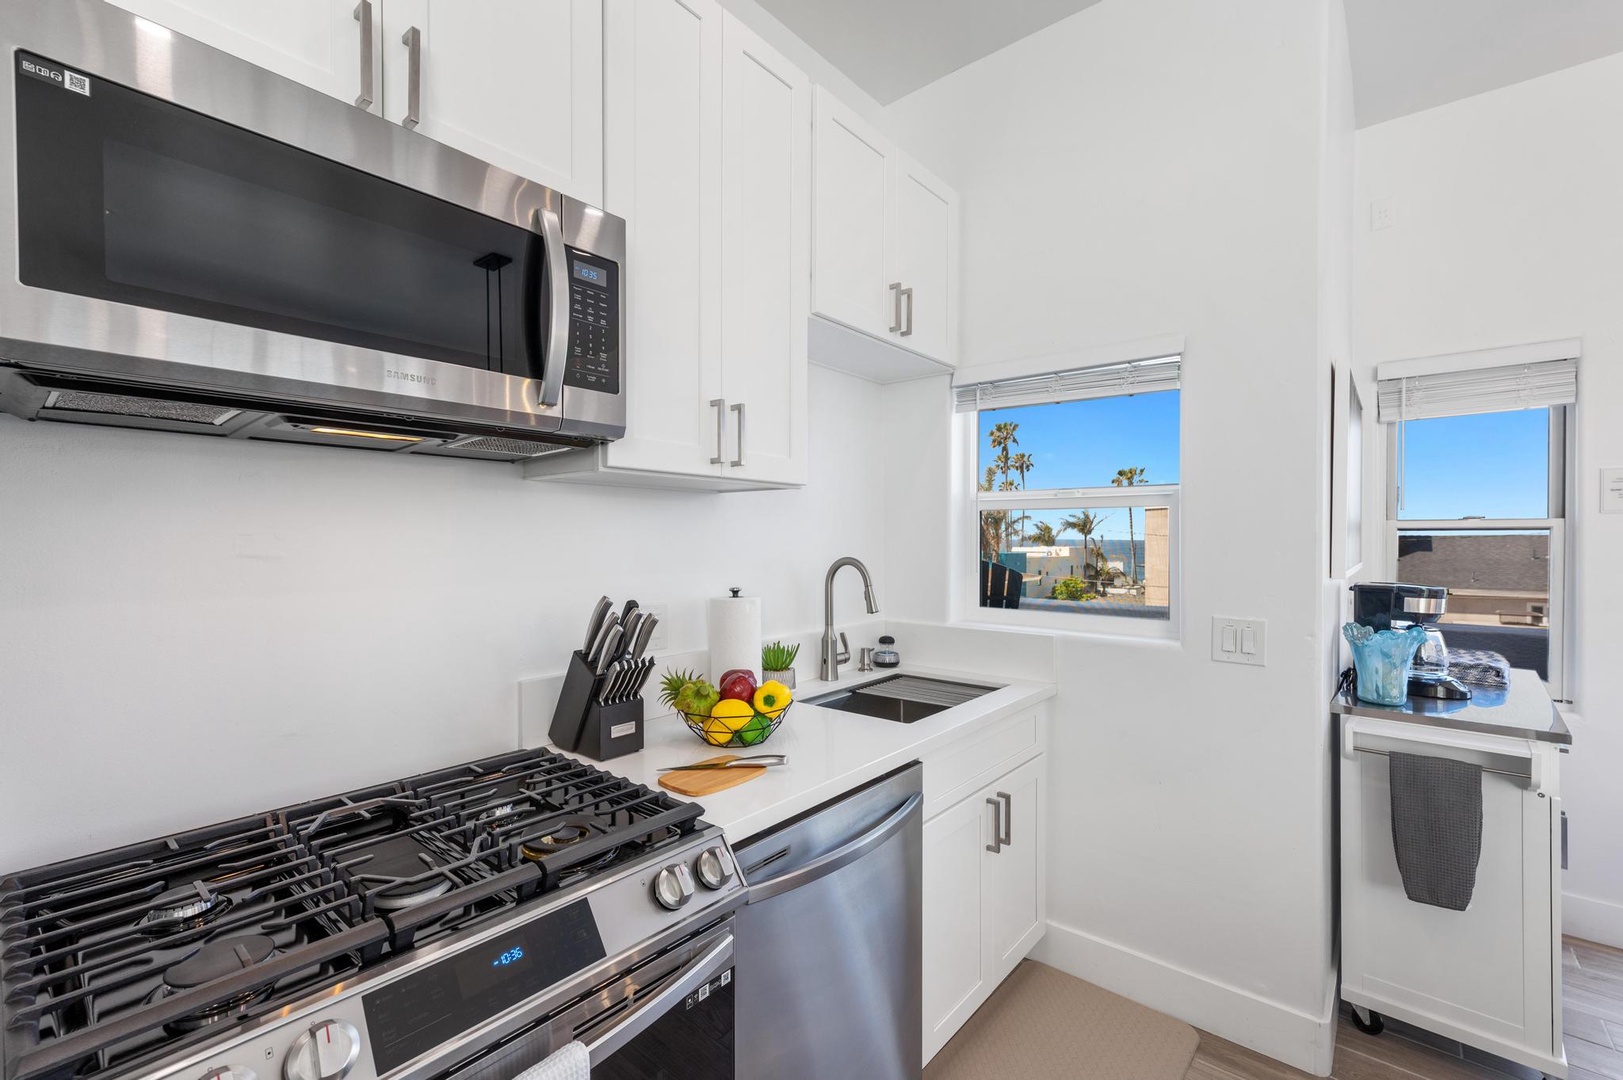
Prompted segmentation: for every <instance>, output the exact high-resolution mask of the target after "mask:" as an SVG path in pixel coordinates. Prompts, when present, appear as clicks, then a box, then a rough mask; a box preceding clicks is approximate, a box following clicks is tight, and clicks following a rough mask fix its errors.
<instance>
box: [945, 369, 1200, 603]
mask: <svg viewBox="0 0 1623 1080" xmlns="http://www.w3.org/2000/svg"><path fill="white" fill-rule="evenodd" d="M1178 379H1179V360H1178V358H1176V357H1171V358H1164V359H1158V360H1151V361H1141V362H1134V363H1128V364H1113V365H1106V366H1101V367H1093V368H1083V369H1077V370H1074V371H1068V372H1058V373H1054V374H1048V375H1041V376H1034V377H1033V376H1028V377H1021V378H1016V379H1008V380H1003V381H1000V382H990V383H979V384H975V385H971V386H960V387H958V389H957V391H956V396H957V407H958V411H959V412H960V413H966V414H972V417H971V418H972V420H973V427H972V431H973V436H974V439H975V448H976V450H975V454H974V455H973V456H972V457H971V458H970V459H969V461H970V463H971V464H972V466H973V468H974V477H973V479H974V486H975V496H974V504H975V505H974V509H975V524H976V538H975V542H974V562H975V564H976V565H977V566H978V575H977V585H976V589H975V596H976V601H975V603H976V605H977V606H978V607H980V608H1002V609H1018V610H1019V611H1021V612H1023V613H1033V612H1035V613H1039V615H1038V616H1037V617H1038V618H1039V619H1047V620H1050V621H1052V620H1056V619H1057V620H1065V619H1069V618H1073V617H1076V616H1113V617H1119V618H1135V619H1147V620H1156V621H1159V622H1162V623H1168V622H1170V621H1171V619H1172V610H1173V602H1174V596H1173V593H1174V590H1175V588H1176V582H1177V561H1176V560H1177V545H1178V525H1177V515H1178V479H1179V468H1178V429H1179V390H1178Z"/></svg>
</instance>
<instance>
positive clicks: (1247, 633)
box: [1212, 616, 1268, 667]
mask: <svg viewBox="0 0 1623 1080" xmlns="http://www.w3.org/2000/svg"><path fill="white" fill-rule="evenodd" d="M1267 638H1268V623H1267V621H1266V620H1264V619H1225V618H1223V617H1222V616H1213V617H1212V659H1213V660H1219V661H1222V662H1223V663H1225V664H1250V665H1252V666H1253V667H1262V666H1263V664H1265V663H1266V662H1267V655H1268V653H1267Z"/></svg>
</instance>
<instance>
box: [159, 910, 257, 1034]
mask: <svg viewBox="0 0 1623 1080" xmlns="http://www.w3.org/2000/svg"><path fill="white" fill-rule="evenodd" d="M275 954H276V942H274V941H272V940H271V939H270V938H268V937H265V936H263V935H261V934H252V935H246V936H243V937H228V938H220V939H219V940H217V941H211V942H209V943H208V944H206V945H204V946H203V947H202V948H201V949H198V950H197V951H196V952H194V953H192V954H191V955H190V956H188V957H187V958H186V959H184V960H182V961H181V962H180V963H178V964H173V965H171V966H170V967H168V968H167V969H165V971H164V973H163V984H162V985H161V986H159V987H158V989H157V991H156V992H155V993H154V994H153V999H154V1000H162V999H163V998H166V997H170V996H172V995H174V994H178V993H181V992H182V991H185V990H191V989H194V988H195V987H199V986H205V985H207V984H208V983H211V982H213V981H214V980H216V979H223V978H225V977H226V976H228V975H235V974H236V973H237V972H239V971H243V970H246V969H247V968H251V967H253V966H254V965H256V964H260V963H263V962H264V961H266V960H269V959H270V958H271V957H272V956H274V955H275ZM270 991H271V987H270V986H269V985H266V986H257V987H254V988H253V989H250V990H246V991H244V992H242V993H240V994H237V995H235V996H233V997H230V998H227V999H226V1000H224V1001H218V1002H215V1003H214V1004H212V1005H210V1006H208V1007H207V1008H205V1009H199V1010H198V1011H197V1012H195V1013H192V1014H191V1015H189V1016H183V1017H181V1018H180V1019H178V1020H174V1021H171V1022H170V1023H168V1024H165V1025H164V1026H165V1027H166V1028H168V1029H169V1030H170V1031H172V1032H175V1033H176V1034H180V1033H184V1032H188V1031H196V1030H197V1029H199V1028H203V1027H207V1026H208V1025H210V1024H216V1023H219V1022H220V1021H221V1020H229V1019H231V1018H233V1017H236V1016H240V1015H242V1014H243V1013H244V1012H245V1011H247V1009H248V1008H249V1006H251V1005H253V1004H254V1003H255V1002H257V1001H259V1000H261V999H263V998H264V997H265V996H266V995H268V994H269V993H270Z"/></svg>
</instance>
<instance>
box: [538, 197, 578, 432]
mask: <svg viewBox="0 0 1623 1080" xmlns="http://www.w3.org/2000/svg"><path fill="white" fill-rule="evenodd" d="M535 219H536V224H537V225H538V226H540V231H541V235H542V236H543V237H545V239H546V245H547V277H548V279H549V280H548V282H547V287H548V290H549V293H550V297H549V298H550V299H551V301H552V309H551V313H550V315H549V316H548V326H547V358H546V360H545V363H546V367H544V368H543V369H542V371H541V400H540V401H539V402H537V404H539V405H541V406H542V407H544V408H549V409H550V408H555V407H557V405H558V402H559V401H561V400H562V399H563V396H564V365H565V364H566V363H568V362H569V332H570V322H569V259H568V256H567V255H566V254H565V253H564V228H563V222H562V221H561V220H560V219H559V217H558V211H556V210H554V209H553V208H552V207H550V206H543V207H542V208H541V209H539V210H537V211H536V212H535Z"/></svg>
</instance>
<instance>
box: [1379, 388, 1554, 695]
mask: <svg viewBox="0 0 1623 1080" xmlns="http://www.w3.org/2000/svg"><path fill="white" fill-rule="evenodd" d="M1575 407H1576V406H1573V405H1550V406H1546V408H1547V409H1548V410H1549V415H1550V424H1549V450H1548V462H1549V466H1548V467H1549V478H1548V494H1547V496H1546V503H1545V516H1544V517H1542V518H1444V519H1422V518H1404V517H1401V516H1400V514H1401V503H1402V500H1403V490H1402V485H1403V481H1404V469H1405V466H1406V464H1407V463H1406V461H1405V458H1404V441H1403V440H1404V431H1403V425H1404V423H1405V421H1396V422H1393V423H1388V424H1386V425H1384V426H1385V427H1386V428H1388V431H1387V433H1386V522H1385V534H1386V535H1385V541H1386V560H1385V563H1386V569H1387V571H1388V578H1389V580H1392V581H1396V580H1398V576H1397V575H1398V537H1399V535H1400V534H1402V533H1405V532H1429V533H1445V532H1464V533H1470V532H1494V531H1537V530H1543V529H1547V530H1549V533H1550V609H1551V610H1550V658H1549V662H1548V665H1547V666H1548V669H1549V673H1550V674H1549V678H1548V679H1546V680H1545V683H1544V685H1545V686H1546V687H1547V688H1548V690H1549V693H1550V697H1551V698H1553V699H1555V700H1557V701H1563V702H1564V701H1566V700H1567V699H1566V697H1565V696H1564V694H1565V688H1566V687H1568V686H1570V685H1571V678H1570V676H1571V670H1570V660H1569V656H1570V652H1571V648H1570V646H1571V634H1572V627H1573V625H1574V624H1573V618H1572V608H1571V606H1570V605H1569V604H1568V603H1567V598H1568V597H1569V596H1571V595H1572V589H1571V585H1572V582H1571V581H1570V579H1569V574H1570V567H1571V566H1572V563H1573V560H1572V550H1571V548H1570V547H1569V544H1570V535H1571V531H1570V530H1569V529H1568V528H1567V514H1566V510H1567V507H1568V506H1571V505H1573V502H1572V481H1573V477H1572V470H1571V469H1569V468H1568V467H1567V463H1568V462H1569V461H1571V460H1573V452H1574V447H1573V435H1574V432H1575V430H1576V427H1577V425H1576V424H1574V423H1573V416H1572V410H1573V409H1574V408H1575ZM1495 411H1510V410H1495ZM1468 415H1491V414H1468ZM1408 422H1409V423H1415V422H1418V421H1408Z"/></svg>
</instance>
